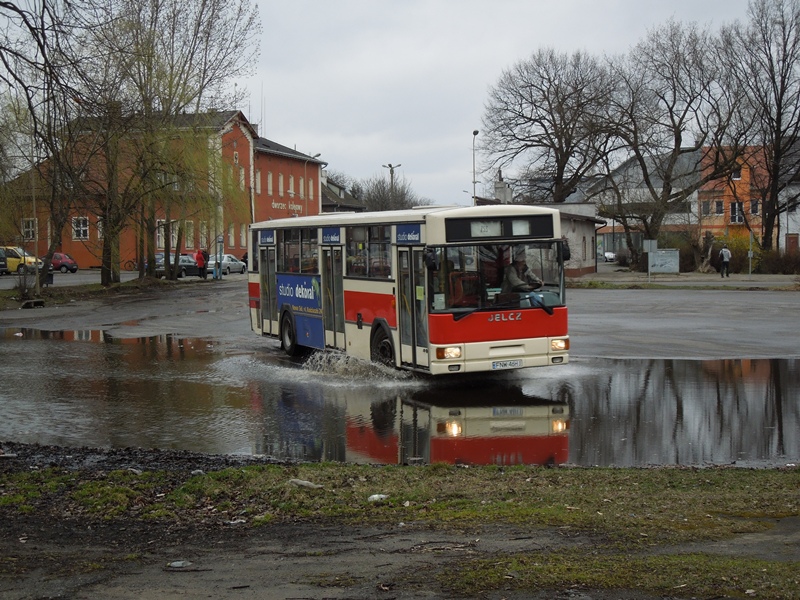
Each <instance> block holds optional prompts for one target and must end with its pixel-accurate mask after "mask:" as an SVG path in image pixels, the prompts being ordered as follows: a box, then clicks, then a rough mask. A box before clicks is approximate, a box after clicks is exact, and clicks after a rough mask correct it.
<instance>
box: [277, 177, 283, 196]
mask: <svg viewBox="0 0 800 600" xmlns="http://www.w3.org/2000/svg"><path fill="white" fill-rule="evenodd" d="M278 196H280V197H281V198H283V173H278Z"/></svg>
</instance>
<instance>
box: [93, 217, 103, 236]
mask: <svg viewBox="0 0 800 600" xmlns="http://www.w3.org/2000/svg"><path fill="white" fill-rule="evenodd" d="M95 227H97V239H98V240H102V239H103V236H104V235H105V233H104V230H105V228H104V227H103V217H97V223H95Z"/></svg>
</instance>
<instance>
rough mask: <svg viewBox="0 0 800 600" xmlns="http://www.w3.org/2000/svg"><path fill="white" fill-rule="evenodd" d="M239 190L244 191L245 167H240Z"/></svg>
mask: <svg viewBox="0 0 800 600" xmlns="http://www.w3.org/2000/svg"><path fill="white" fill-rule="evenodd" d="M239 189H240V190H241V191H244V167H243V166H241V165H240V166H239Z"/></svg>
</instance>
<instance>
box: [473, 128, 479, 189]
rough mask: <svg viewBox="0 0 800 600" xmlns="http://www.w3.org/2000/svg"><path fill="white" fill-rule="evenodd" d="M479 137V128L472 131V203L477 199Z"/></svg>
mask: <svg viewBox="0 0 800 600" xmlns="http://www.w3.org/2000/svg"><path fill="white" fill-rule="evenodd" d="M477 137H478V130H477V129H475V130H474V131H473V132H472V203H473V204H476V203H477V202H476V200H475V185H476V184H477V183H478V181H477V180H476V179H475V138H477Z"/></svg>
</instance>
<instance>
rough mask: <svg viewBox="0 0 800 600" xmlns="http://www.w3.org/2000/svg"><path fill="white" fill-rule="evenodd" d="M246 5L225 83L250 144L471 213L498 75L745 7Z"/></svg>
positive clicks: (716, 0)
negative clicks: (254, 26)
mask: <svg viewBox="0 0 800 600" xmlns="http://www.w3.org/2000/svg"><path fill="white" fill-rule="evenodd" d="M257 4H258V7H259V10H260V12H261V20H262V23H263V34H262V39H261V58H260V61H259V64H258V69H257V71H256V73H255V75H254V76H253V77H252V78H250V79H248V80H246V81H243V82H240V83H239V85H244V86H245V87H246V89H247V91H248V92H249V100H247V101H245V103H244V105H243V106H241V107H240V108H241V109H242V111H243V112H244V113H245V116H246V117H247V118H248V119H249V120H250V121H251V122H252V123H255V124H258V126H259V134H260V135H261V136H262V137H266V138H269V139H271V140H274V141H276V142H278V143H280V144H283V145H285V146H289V147H292V148H296V149H297V150H298V151H300V152H303V153H306V154H309V155H312V156H313V155H314V154H317V153H320V160H324V161H326V162H328V164H329V166H328V168H329V169H330V170H334V171H339V172H344V173H347V174H348V175H350V176H352V177H355V178H357V179H363V178H367V177H372V176H374V175H383V176H386V177H388V175H389V169H387V168H383V167H382V165H388V164H393V165H398V164H399V165H401V166H400V167H399V168H397V169H396V170H395V177H398V178H399V177H404V178H405V179H406V181H407V182H408V183H409V184H410V185H411V188H412V189H413V190H414V191H415V192H416V193H417V194H418V195H419V196H420V197H423V198H428V199H430V200H432V201H433V202H434V203H435V204H471V202H472V199H471V197H472V142H473V136H472V132H473V130H475V129H480V128H481V117H482V116H483V112H484V104H485V102H486V99H487V96H488V90H489V88H491V87H493V86H494V85H495V84H496V83H497V81H498V79H499V78H500V75H501V74H502V72H503V70H504V69H507V68H509V67H511V66H512V65H513V64H514V63H516V62H518V61H520V60H523V59H526V58H528V57H529V56H530V55H531V54H532V53H533V52H534V51H536V50H537V49H539V48H543V47H553V48H556V49H557V50H559V51H563V52H567V53H571V52H574V51H576V50H585V51H587V52H590V53H592V54H594V55H596V56H602V55H604V54H617V53H623V52H626V51H627V50H628V49H629V48H630V47H631V46H633V45H635V44H636V43H637V42H638V41H640V40H641V39H643V38H644V36H645V34H646V33H647V31H648V30H649V29H651V28H653V27H654V26H657V25H658V24H660V23H663V22H664V21H665V20H667V19H669V18H670V17H673V18H675V19H676V20H679V21H683V22H692V21H694V22H697V23H700V24H707V25H709V26H711V27H712V28H717V27H719V26H720V25H721V24H722V23H726V22H730V21H733V20H737V19H738V20H742V21H744V20H746V11H747V0H402V1H401V0H394V1H389V0H288V1H287V0H257ZM476 146H477V147H479V146H480V134H478V138H477V144H476ZM477 162H478V170H480V163H481V157H480V153H479V152H478V154H477ZM487 177H489V174H486V175H484V176H483V177H482V176H481V175H479V176H478V180H479V181H481V180H482V181H486V180H487ZM482 188H483V185H482V184H481V183H479V184H478V194H479V195H480V194H481V192H482Z"/></svg>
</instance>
